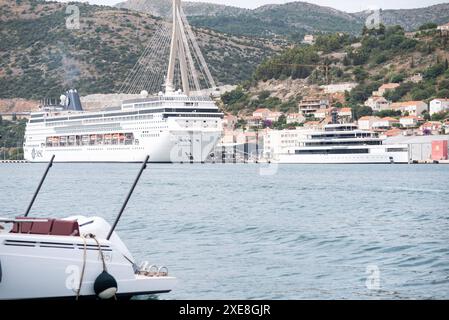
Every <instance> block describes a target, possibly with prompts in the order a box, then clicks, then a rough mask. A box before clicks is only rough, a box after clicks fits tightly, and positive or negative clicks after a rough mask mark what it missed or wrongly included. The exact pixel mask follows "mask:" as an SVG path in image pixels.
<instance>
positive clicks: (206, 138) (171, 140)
mask: <svg viewBox="0 0 449 320" xmlns="http://www.w3.org/2000/svg"><path fill="white" fill-rule="evenodd" d="M220 137H221V131H212V132H204V131H198V132H180V131H179V132H166V133H161V134H160V136H159V137H158V138H157V139H151V138H150V139H142V140H141V142H140V144H139V145H95V146H89V145H87V146H73V147H43V148H28V149H27V151H26V152H25V159H26V160H27V161H29V162H36V163H39V162H48V161H50V159H51V157H52V155H55V160H54V161H55V162H70V163H76V162H85V163H86V162H87V163H95V162H97V163H132V162H142V159H144V158H145V157H146V156H147V155H150V161H149V162H152V163H185V162H194V163H200V162H205V161H206V159H207V158H208V156H209V155H210V153H211V152H212V150H213V149H214V147H215V145H216V143H217V142H218V140H219V139H220ZM183 141H186V142H183Z"/></svg>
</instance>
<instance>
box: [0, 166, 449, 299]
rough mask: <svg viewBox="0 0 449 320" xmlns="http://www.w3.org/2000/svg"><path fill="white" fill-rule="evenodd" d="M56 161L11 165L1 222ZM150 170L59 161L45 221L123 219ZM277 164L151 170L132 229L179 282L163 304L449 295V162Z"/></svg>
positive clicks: (133, 247)
mask: <svg viewBox="0 0 449 320" xmlns="http://www.w3.org/2000/svg"><path fill="white" fill-rule="evenodd" d="M261 168H262V171H261ZM44 169H45V165H36V164H17V165H13V164H3V165H0V203H1V213H0V216H7V217H13V216H16V215H18V214H21V213H23V212H24V211H25V209H26V207H27V204H28V201H29V200H30V198H31V196H32V194H33V191H34V189H35V188H36V186H37V183H38V182H39V179H40V177H41V174H42V173H43V171H44ZM138 169H139V165H135V164H134V165H133V164H124V165H120V164H114V165H105V164H98V165H95V164H55V166H54V167H53V168H52V170H51V171H50V174H49V176H48V179H47V181H46V183H45V185H44V187H43V188H42V192H41V194H40V195H39V197H38V199H37V202H36V205H35V207H34V210H33V212H32V215H34V216H40V217H47V216H56V217H65V216H68V215H75V214H76V215H78V214H81V215H98V216H102V217H104V218H105V219H107V220H108V221H110V222H112V221H113V220H114V217H115V215H116V214H117V212H118V211H119V209H120V206H121V204H122V201H123V200H124V198H125V196H126V193H127V192H128V190H129V187H130V185H131V184H132V181H133V179H134V177H135V175H136V174H137V172H138ZM271 169H272V168H269V169H266V168H264V166H257V165H232V164H229V165H221V164H220V165H150V166H149V168H148V170H147V171H146V172H145V173H144V175H143V177H142V180H141V182H140V184H139V185H138V187H137V189H136V192H135V194H134V196H133V198H132V199H131V201H130V203H129V207H128V209H127V211H126V213H125V214H124V216H123V219H122V220H121V222H120V224H119V225H118V232H119V234H120V236H121V237H122V239H123V240H124V241H125V243H126V244H127V246H128V247H129V249H130V251H131V252H132V253H133V254H134V256H135V258H136V259H137V260H149V261H150V262H152V263H155V264H159V265H160V264H164V265H167V266H168V267H169V270H170V273H171V275H175V276H176V277H178V278H179V284H178V287H177V288H176V289H175V290H174V291H173V292H172V293H170V294H166V295H161V296H160V298H161V299H184V298H185V299H200V298H210V299H225V298H226V299H315V298H318V299H415V298H416V299H448V298H449V208H448V203H449V201H448V200H449V167H447V166H443V165H440V166H433V165H426V166H418V165H414V166H408V165H385V166H384V165H373V166H371V165H344V166H339V165H335V166H334V165H316V166H315V165H297V166H280V167H279V168H277V170H271ZM261 172H262V174H261ZM268 173H269V174H268ZM367 284H368V286H367Z"/></svg>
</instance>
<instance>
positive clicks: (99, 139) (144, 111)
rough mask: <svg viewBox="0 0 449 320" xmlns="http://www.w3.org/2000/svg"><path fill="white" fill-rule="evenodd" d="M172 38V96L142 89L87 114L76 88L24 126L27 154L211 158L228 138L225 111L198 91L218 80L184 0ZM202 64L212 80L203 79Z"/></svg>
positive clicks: (85, 158) (38, 158)
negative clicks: (185, 11) (116, 104)
mask: <svg viewBox="0 0 449 320" xmlns="http://www.w3.org/2000/svg"><path fill="white" fill-rule="evenodd" d="M155 41H159V40H158V39H156V40H155ZM170 43H171V44H170V58H169V64H168V71H167V75H166V77H165V84H164V86H165V93H162V92H160V93H158V94H157V95H154V96H149V95H148V93H147V92H146V91H145V88H143V89H144V90H142V92H141V94H142V98H140V99H135V100H129V101H123V102H122V104H121V106H120V107H118V108H109V109H107V110H104V111H101V112H85V111H83V108H82V106H81V102H80V98H79V96H78V93H77V92H76V90H69V91H68V92H67V94H66V95H65V96H64V95H63V96H61V105H60V106H45V105H44V106H42V108H41V110H40V111H39V112H36V113H32V114H31V118H30V120H29V122H28V123H27V126H26V131H25V142H24V156H25V159H26V160H28V161H30V162H47V161H49V160H50V158H51V157H52V155H55V161H56V162H141V161H142V159H144V158H145V156H146V155H150V162H164V163H165V162H170V163H171V162H204V161H205V160H206V159H207V158H208V156H209V155H210V153H211V152H212V150H213V149H214V147H215V145H216V143H217V142H218V140H219V139H220V137H221V135H222V131H223V129H222V119H223V113H221V112H220V110H219V109H218V107H217V106H216V105H215V103H214V101H213V100H212V99H211V98H210V97H209V96H207V95H204V94H200V93H199V92H201V89H202V88H200V84H202V83H204V82H206V81H207V82H206V83H208V84H209V85H210V86H211V87H212V88H214V87H215V82H214V81H213V79H212V76H211V74H210V71H209V69H208V67H207V65H206V63H205V60H204V57H203V56H202V54H201V51H200V50H199V46H198V45H197V43H196V40H195V38H194V36H193V32H192V30H191V28H190V26H189V25H188V22H187V20H186V18H185V15H184V14H183V11H182V8H181V1H180V0H174V1H173V24H172V32H171V41H170ZM148 51H149V50H146V52H148ZM192 52H193V53H194V54H195V56H194V57H193V56H192ZM144 54H146V53H144ZM194 58H195V60H194ZM142 60H143V59H139V61H142ZM139 61H138V63H139ZM194 61H197V62H194ZM198 61H199V62H198ZM198 65H200V68H202V69H200V71H201V74H203V75H204V74H205V79H198V74H199V73H198V72H197V71H196V70H195V68H196V67H197V66H198ZM135 69H136V70H144V71H145V70H148V68H141V67H137V68H135ZM176 71H178V74H179V81H178V82H177V81H176V80H177V78H176ZM129 78H130V79H131V78H132V79H133V83H137V82H142V81H135V79H136V75H135V74H132V76H131V77H129ZM147 78H148V77H147ZM192 83H193V84H194V87H193V88H191V87H190V85H191V84H192ZM161 85H162V83H161ZM176 85H178V86H180V87H182V89H176V88H175V86H176Z"/></svg>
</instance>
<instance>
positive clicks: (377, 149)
mask: <svg viewBox="0 0 449 320" xmlns="http://www.w3.org/2000/svg"><path fill="white" fill-rule="evenodd" d="M264 156H265V157H266V158H267V159H268V160H270V161H272V162H276V163H290V164H294V163H310V164H319V163H329V164H333V163H335V164H346V163H348V164H349V163H362V164H368V163H408V162H409V148H408V145H403V144H401V145H386V144H383V139H381V138H379V136H378V134H377V133H375V132H370V131H364V130H359V129H358V127H357V125H354V124H330V125H326V126H325V127H324V129H322V130H312V129H310V130H309V129H298V130H284V131H270V132H268V133H267V135H266V137H265V140H264Z"/></svg>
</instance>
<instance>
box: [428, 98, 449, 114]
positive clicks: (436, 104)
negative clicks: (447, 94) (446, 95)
mask: <svg viewBox="0 0 449 320" xmlns="http://www.w3.org/2000/svg"><path fill="white" fill-rule="evenodd" d="M448 110H449V99H433V100H432V101H430V104H429V114H430V115H434V114H435V113H438V112H441V111H448Z"/></svg>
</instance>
